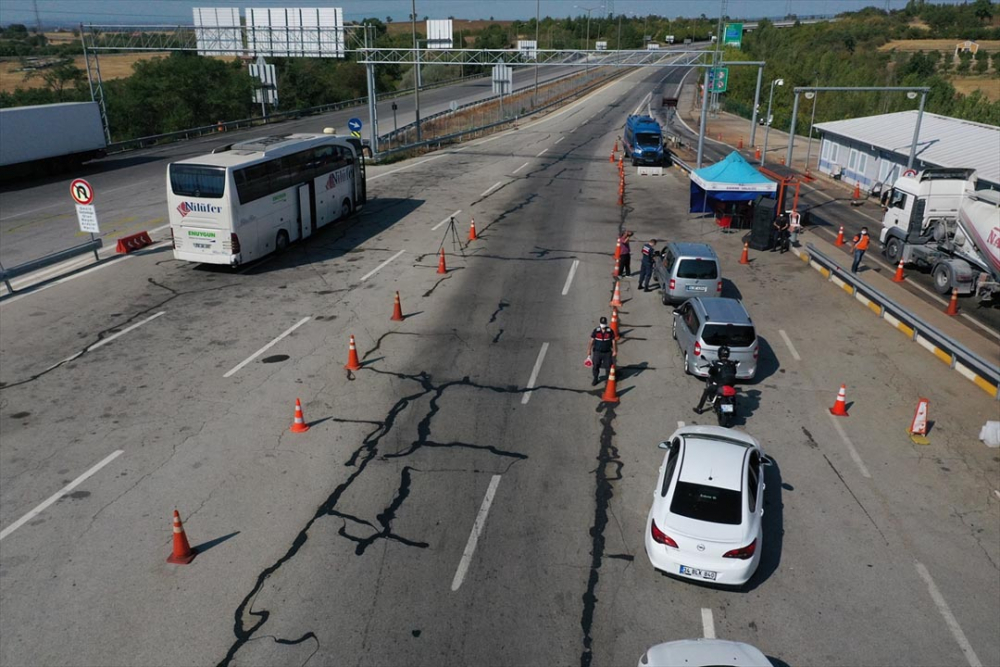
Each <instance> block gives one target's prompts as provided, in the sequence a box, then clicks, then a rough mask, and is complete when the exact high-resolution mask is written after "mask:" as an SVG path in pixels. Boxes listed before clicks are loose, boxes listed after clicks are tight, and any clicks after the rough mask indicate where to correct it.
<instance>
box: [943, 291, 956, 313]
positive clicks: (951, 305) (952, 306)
mask: <svg viewBox="0 0 1000 667" xmlns="http://www.w3.org/2000/svg"><path fill="white" fill-rule="evenodd" d="M944 314H945V315H952V316H954V315H958V288H957V287H953V288H952V289H951V301H949V302H948V308H947V309H945V311H944Z"/></svg>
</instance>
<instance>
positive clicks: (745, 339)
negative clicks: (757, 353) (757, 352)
mask: <svg viewBox="0 0 1000 667" xmlns="http://www.w3.org/2000/svg"><path fill="white" fill-rule="evenodd" d="M701 338H702V340H704V341H705V344H706V345H713V346H714V345H728V346H729V347H750V346H751V345H753V342H754V340H756V338H757V334H756V332H755V331H754V330H753V327H750V326H746V325H743V324H706V325H705V330H704V331H702V332H701Z"/></svg>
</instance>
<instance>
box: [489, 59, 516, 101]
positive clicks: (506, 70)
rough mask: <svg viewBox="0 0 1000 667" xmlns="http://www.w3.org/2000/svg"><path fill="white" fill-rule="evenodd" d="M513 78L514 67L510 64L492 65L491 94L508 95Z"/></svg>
mask: <svg viewBox="0 0 1000 667" xmlns="http://www.w3.org/2000/svg"><path fill="white" fill-rule="evenodd" d="M513 80H514V68H513V67H511V66H510V65H494V66H493V94H494V95H509V94H510V91H511V84H512V82H513Z"/></svg>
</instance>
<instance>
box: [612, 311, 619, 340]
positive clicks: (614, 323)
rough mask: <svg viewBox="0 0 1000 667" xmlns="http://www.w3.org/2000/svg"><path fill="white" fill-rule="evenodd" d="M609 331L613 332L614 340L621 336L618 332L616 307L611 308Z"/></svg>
mask: <svg viewBox="0 0 1000 667" xmlns="http://www.w3.org/2000/svg"><path fill="white" fill-rule="evenodd" d="M611 331H613V332H614V334H615V340H618V339H619V338H621V334H620V333H618V309H617V308H612V309H611Z"/></svg>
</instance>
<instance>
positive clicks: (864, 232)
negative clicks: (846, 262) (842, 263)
mask: <svg viewBox="0 0 1000 667" xmlns="http://www.w3.org/2000/svg"><path fill="white" fill-rule="evenodd" d="M870 242H871V237H870V236H868V228H867V227H862V228H861V233H860V234H857V235H856V236H855V237H854V238H853V239H851V246H853V248H854V263H853V264H851V273H857V272H858V267H859V266H861V258H862V257H864V256H865V250H868V244H869V243H870Z"/></svg>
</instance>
